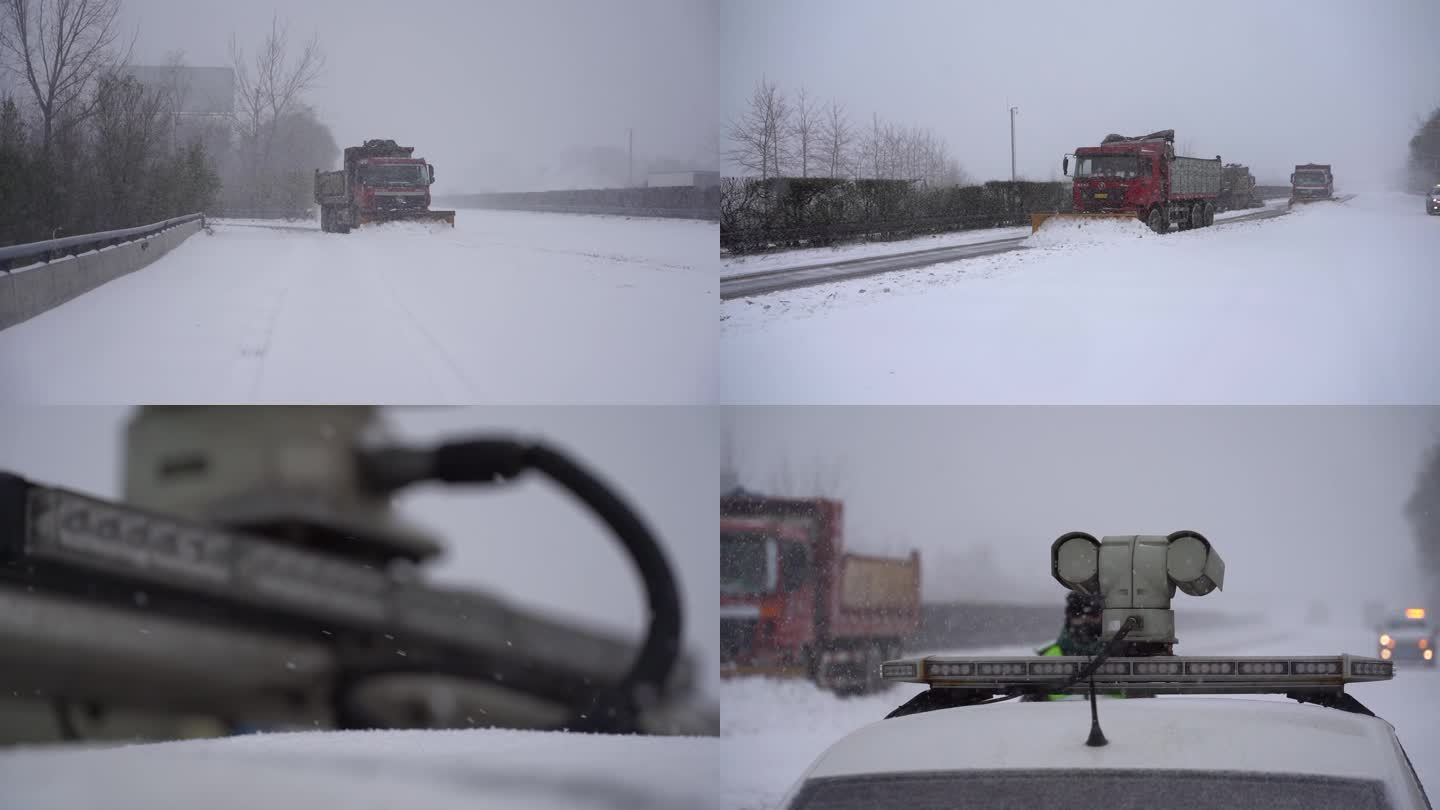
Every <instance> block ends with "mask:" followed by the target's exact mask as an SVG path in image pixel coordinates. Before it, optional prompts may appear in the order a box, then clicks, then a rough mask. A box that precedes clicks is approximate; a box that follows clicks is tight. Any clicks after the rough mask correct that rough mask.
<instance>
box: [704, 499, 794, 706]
mask: <svg viewBox="0 0 1440 810" xmlns="http://www.w3.org/2000/svg"><path fill="white" fill-rule="evenodd" d="M815 522H816V521H814V520H813V519H807V518H805V517H803V516H795V517H788V518H787V517H785V516H783V515H766V516H753V517H740V516H731V517H726V518H724V519H723V520H722V521H721V527H720V657H721V661H722V662H723V663H724V665H725V666H726V667H727V668H729V669H730V670H731V671H732V672H734V673H746V672H764V673H769V674H788V675H796V676H800V677H807V676H808V675H809V671H808V670H809V665H808V663H807V662H806V660H805V656H804V654H803V652H801V651H804V650H806V649H809V648H810V647H811V646H812V645H814V643H815V641H816V633H815V629H816V621H815V616H816V592H815V588H816V582H815V580H816V574H817V569H816V567H815V564H814V558H815V556H816V554H815V551H814V550H813V549H812V547H811V546H812V539H811V537H812V531H813V529H814V524H815Z"/></svg>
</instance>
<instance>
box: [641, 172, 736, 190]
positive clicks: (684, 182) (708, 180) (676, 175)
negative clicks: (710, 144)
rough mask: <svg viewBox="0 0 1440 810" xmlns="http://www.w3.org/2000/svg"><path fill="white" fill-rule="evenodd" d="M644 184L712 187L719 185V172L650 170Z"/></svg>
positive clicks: (653, 185) (671, 186)
mask: <svg viewBox="0 0 1440 810" xmlns="http://www.w3.org/2000/svg"><path fill="white" fill-rule="evenodd" d="M645 185H647V186H649V187H650V188H674V187H678V186H686V187H690V188H714V187H716V186H719V185H720V172H652V173H651V174H650V176H649V178H647V179H646V182H645Z"/></svg>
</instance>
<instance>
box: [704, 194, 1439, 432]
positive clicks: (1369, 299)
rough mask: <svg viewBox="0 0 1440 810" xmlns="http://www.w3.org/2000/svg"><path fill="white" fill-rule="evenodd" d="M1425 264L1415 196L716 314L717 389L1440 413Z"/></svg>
mask: <svg viewBox="0 0 1440 810" xmlns="http://www.w3.org/2000/svg"><path fill="white" fill-rule="evenodd" d="M1135 224H1136V225H1138V223H1135ZM1436 256H1440V228H1437V227H1435V219H1434V217H1428V218H1427V216H1426V214H1425V212H1424V210H1423V207H1421V206H1418V205H1416V204H1415V198H1413V197H1409V196H1407V195H1361V196H1360V197H1358V198H1356V199H1355V200H1352V201H1351V202H1349V203H1333V204H1316V205H1312V206H1305V207H1304V210H1300V211H1297V212H1296V213H1293V214H1290V215H1287V216H1282V217H1277V218H1274V219H1269V220H1260V221H1249V222H1238V223H1233V224H1229V225H1226V226H1225V227H1223V228H1218V227H1217V228H1205V229H1202V230H1198V231H1185V232H1178V233H1172V234H1168V235H1166V236H1164V237H1156V238H1137V239H1128V240H1123V241H1116V242H1112V243H1108V244H1104V245H1100V246H1096V247H1088V246H1078V247H1071V248H1067V249H1055V250H1021V251H1016V252H1012V253H1007V254H1000V255H995V256H989V257H985V258H983V259H972V260H966V261H960V262H954V263H950V264H943V265H936V266H932V267H927V268H923V269H919V270H913V271H906V272H902V273H892V274H888V275H886V276H884V277H883V279H879V278H867V279H858V280H855V281H848V282H836V283H833V284H825V285H820V286H816V287H809V288H805V289H800V290H792V291H788V292H784V293H777V294H774V295H767V296H763V297H761V298H755V299H737V300H734V301H726V302H723V303H722V304H721V313H722V326H721V355H722V356H721V361H720V362H721V391H722V392H723V393H724V396H725V397H726V399H727V401H731V402H765V403H772V404H773V403H799V402H806V403H810V402H848V403H853V404H862V403H863V404H872V403H899V402H903V403H907V404H920V403H930V402H974V403H999V402H1004V403H1010V402H1068V403H1116V402H1144V403H1157V402H1163V403H1176V402H1188V403H1214V402H1224V403H1234V402H1252V403H1262V402H1263V403H1276V402H1284V403H1296V402H1354V403H1365V402H1381V401H1384V402H1393V403H1415V402H1435V401H1440V374H1436V373H1435V369H1434V362H1433V360H1434V358H1433V357H1432V356H1431V353H1430V352H1429V351H1428V347H1432V346H1436V345H1440V317H1437V315H1440V304H1437V302H1440V273H1436V272H1435V266H1436ZM817 360H818V361H817Z"/></svg>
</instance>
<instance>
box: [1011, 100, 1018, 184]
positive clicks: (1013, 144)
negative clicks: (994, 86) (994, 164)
mask: <svg viewBox="0 0 1440 810" xmlns="http://www.w3.org/2000/svg"><path fill="white" fill-rule="evenodd" d="M1017 112H1020V108H1019V107H1011V108H1010V182H1011V183H1014V182H1015V113H1017Z"/></svg>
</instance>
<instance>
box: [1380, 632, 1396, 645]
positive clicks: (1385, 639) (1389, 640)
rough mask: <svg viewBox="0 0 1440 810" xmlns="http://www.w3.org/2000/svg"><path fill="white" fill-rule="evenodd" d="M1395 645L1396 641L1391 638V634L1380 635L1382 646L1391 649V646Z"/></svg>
mask: <svg viewBox="0 0 1440 810" xmlns="http://www.w3.org/2000/svg"><path fill="white" fill-rule="evenodd" d="M1394 643H1395V639H1393V638H1390V634H1389V633H1381V634H1380V646H1382V647H1389V646H1390V645H1391V644H1394Z"/></svg>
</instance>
